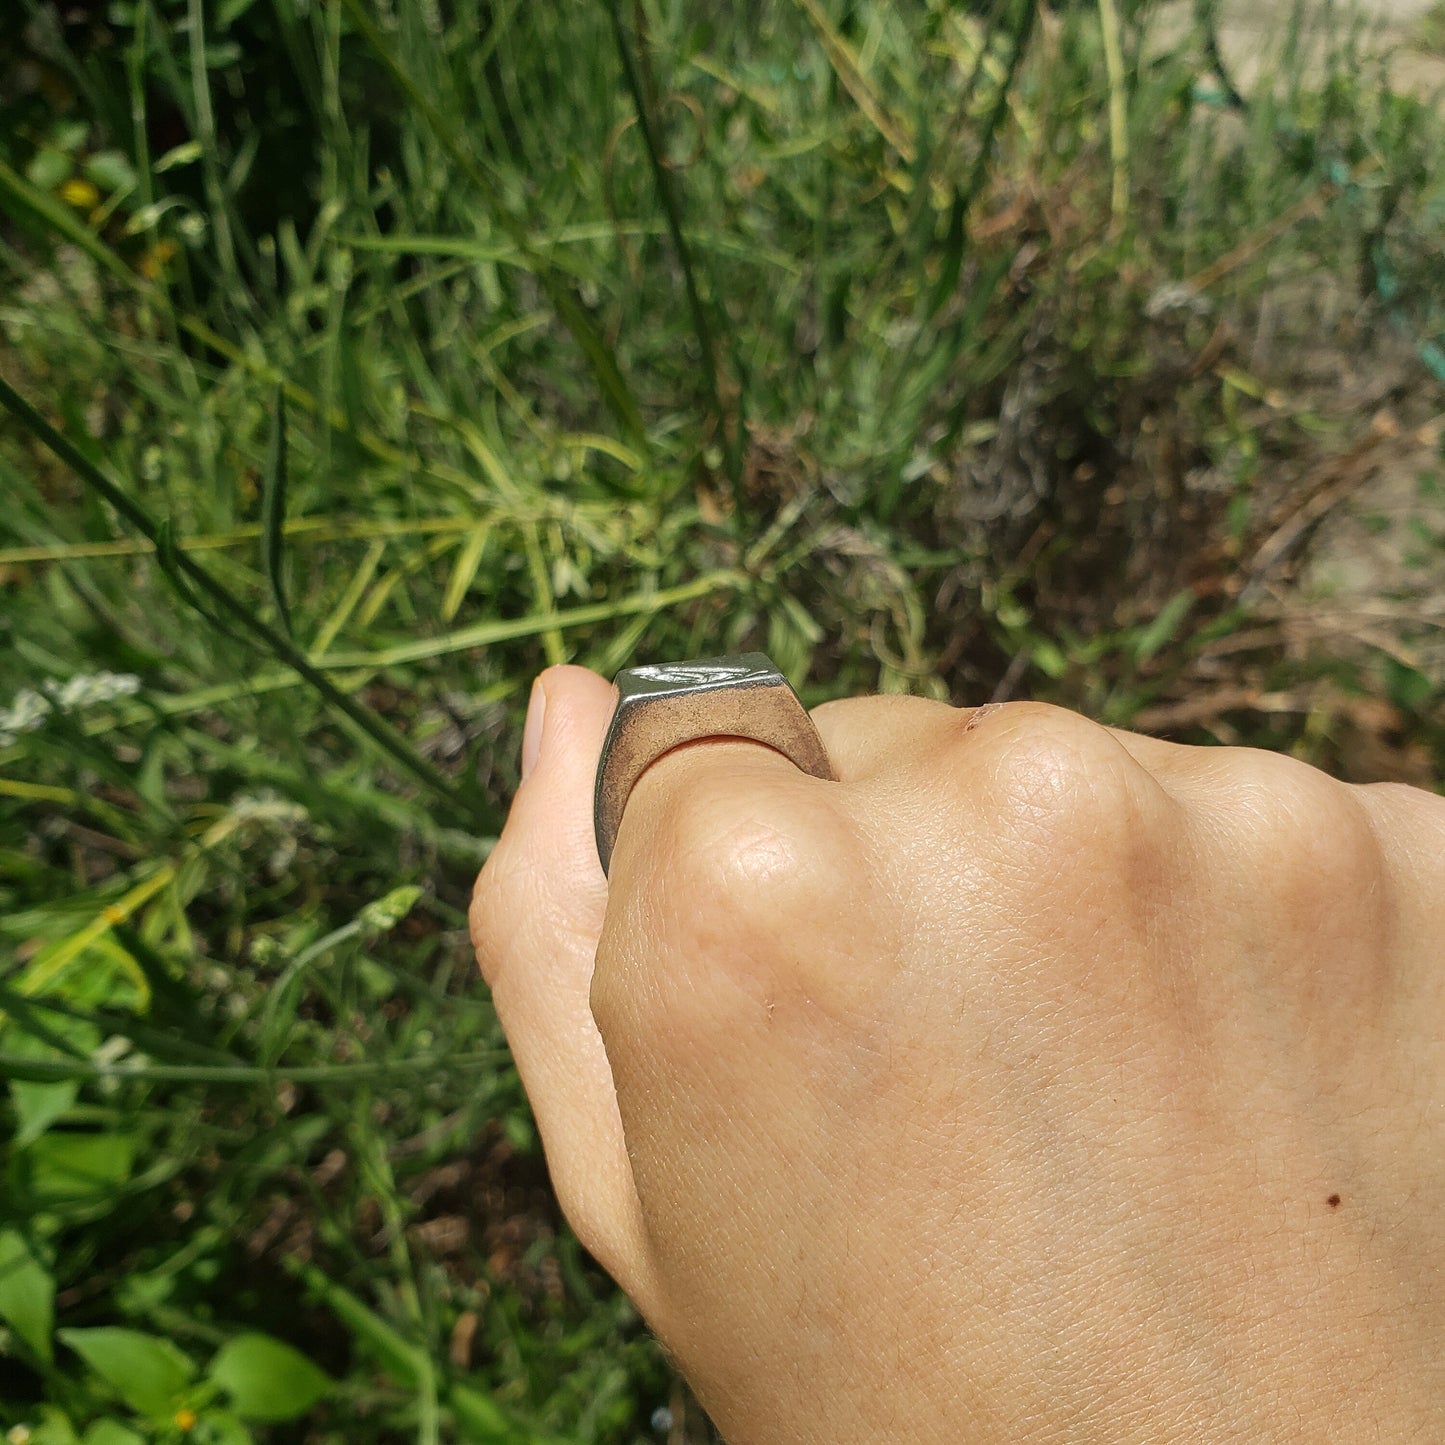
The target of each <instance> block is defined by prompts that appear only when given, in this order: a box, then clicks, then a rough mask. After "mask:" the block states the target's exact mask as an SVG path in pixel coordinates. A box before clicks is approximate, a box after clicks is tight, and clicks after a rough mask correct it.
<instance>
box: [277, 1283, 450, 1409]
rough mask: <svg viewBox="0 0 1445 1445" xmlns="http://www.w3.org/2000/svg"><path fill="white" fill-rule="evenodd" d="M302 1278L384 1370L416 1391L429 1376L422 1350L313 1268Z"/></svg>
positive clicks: (349, 1293)
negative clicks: (420, 1382) (420, 1383)
mask: <svg viewBox="0 0 1445 1445" xmlns="http://www.w3.org/2000/svg"><path fill="white" fill-rule="evenodd" d="M299 1273H300V1275H301V1278H302V1279H303V1280H304V1281H305V1282H306V1285H307V1287H308V1288H309V1289H311V1290H312V1291H313V1292H314V1293H316V1294H318V1295H320V1297H321V1299H322V1301H323V1302H324V1303H325V1304H326V1305H327V1307H328V1308H329V1309H330V1310H331V1312H332V1313H333V1314H334V1315H335V1316H336V1317H337V1319H339V1320H340V1321H341V1323H342V1324H343V1325H345V1326H346V1328H347V1329H348V1330H349V1331H350V1332H351V1337H352V1339H354V1340H355V1341H356V1342H357V1344H359V1345H361V1346H362V1347H363V1348H364V1349H365V1350H366V1351H367V1353H368V1354H370V1355H372V1356H373V1357H374V1358H375V1359H376V1361H377V1362H378V1363H379V1364H380V1365H381V1367H382V1369H383V1370H385V1371H386V1373H387V1374H388V1375H390V1376H391V1378H392V1379H393V1380H394V1381H395V1382H396V1383H397V1384H398V1385H400V1386H402V1387H403V1388H404V1389H415V1388H416V1386H417V1383H418V1381H420V1380H421V1379H422V1378H423V1377H424V1376H425V1374H426V1372H427V1358H426V1355H425V1354H424V1353H423V1351H422V1350H421V1348H420V1347H419V1346H417V1345H414V1344H412V1343H411V1341H410V1340H408V1339H406V1338H405V1337H404V1336H403V1335H401V1334H400V1333H398V1332H397V1331H396V1330H394V1329H393V1328H392V1327H391V1326H390V1325H389V1324H387V1322H386V1321H385V1320H384V1319H382V1318H381V1316H380V1315H378V1314H376V1313H375V1312H374V1311H372V1310H370V1309H368V1308H367V1306H366V1305H364V1304H362V1302H361V1301H360V1300H359V1299H358V1298H357V1297H356V1296H355V1295H354V1294H352V1293H351V1292H350V1291H349V1290H346V1289H343V1288H342V1287H341V1286H340V1285H339V1284H333V1283H332V1281H331V1280H329V1279H328V1278H327V1277H326V1276H325V1275H324V1274H322V1272H321V1271H320V1270H319V1269H317V1268H315V1266H313V1265H306V1266H303V1267H302V1268H301V1270H300V1271H299Z"/></svg>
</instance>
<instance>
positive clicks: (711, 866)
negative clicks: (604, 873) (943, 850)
mask: <svg viewBox="0 0 1445 1445" xmlns="http://www.w3.org/2000/svg"><path fill="white" fill-rule="evenodd" d="M751 781H752V780H751V779H743V778H740V777H739V776H737V775H735V774H733V773H732V772H731V771H730V770H729V771H726V772H722V771H720V772H719V773H718V774H716V775H712V776H698V777H697V778H695V779H694V780H693V781H692V783H691V785H690V786H689V787H688V788H687V789H686V790H679V791H678V792H676V793H675V794H674V795H673V797H672V799H670V800H669V803H668V804H667V806H666V810H665V812H664V813H663V814H662V815H661V816H660V817H658V819H657V826H656V830H655V832H654V835H653V845H652V846H653V860H654V861H653V862H652V863H651V864H650V866H649V868H648V871H647V874H646V875H645V876H644V877H642V878H640V879H639V880H638V886H637V888H635V889H634V890H632V893H631V896H630V897H629V898H627V899H625V900H622V904H623V907H622V910H620V911H619V912H618V913H617V915H616V916H615V918H614V917H613V916H611V915H609V928H608V931H607V936H605V937H604V948H603V950H601V951H599V955H598V966H597V970H596V972H595V973H594V976H593V989H592V1006H593V1013H594V1017H596V1018H597V1021H598V1024H599V1027H601V1028H602V1030H603V1034H604V1037H605V1036H606V1034H607V1032H608V1028H609V1027H612V1028H621V1029H625V1030H632V1029H636V1028H638V1027H642V1028H644V1029H646V1030H647V1031H648V1032H649V1033H650V1034H651V1035H652V1036H654V1037H667V1038H670V1039H672V1040H674V1042H675V1043H679V1042H680V1043H691V1042H695V1041H696V1039H697V1037H698V1035H699V1034H700V1033H705V1034H707V1035H708V1036H714V1035H715V1034H716V1032H717V1031H718V1030H719V1029H720V1028H723V1027H726V1025H725V1024H724V1022H723V1021H724V1020H725V1019H728V1018H734V1019H740V1018H743V1017H748V1018H754V1019H756V1018H757V1017H759V1011H760V1009H762V1008H763V1007H764V1006H765V1007H766V1009H767V1010H768V1012H769V1014H770V1013H771V1011H772V1009H773V1008H774V1007H775V1006H776V1005H778V1004H779V1003H782V1002H785V1001H788V1000H793V1001H798V1000H804V999H806V1000H807V1002H808V1005H809V1006H813V1005H816V1006H819V1007H821V1008H824V1009H835V1010H838V1009H843V1008H845V1007H847V1006H848V1005H847V1002H846V1000H845V999H844V997H843V995H842V993H841V992H840V991H841V990H843V989H845V988H846V989H857V988H860V987H864V986H866V983H867V980H866V979H862V978H860V973H861V972H866V970H867V969H868V968H872V967H874V966H875V965H874V954H873V953H872V952H871V951H870V950H869V949H868V948H866V947H865V946H863V945H862V944H861V943H860V942H859V940H860V938H861V935H862V934H863V933H865V932H876V931H877V923H876V919H877V917H878V916H879V915H880V912H881V910H878V909H876V908H874V907H873V906H872V900H873V897H874V894H875V893H876V891H877V887H878V885H877V877H878V869H877V867H876V864H875V860H874V859H873V857H872V854H871V850H870V848H869V846H868V845H867V843H866V841H865V840H864V838H863V835H862V834H861V832H860V831H859V829H858V828H857V826H856V824H855V823H854V820H853V819H852V817H851V815H850V814H849V813H848V812H847V811H846V808H845V807H844V805H843V804H842V802H841V800H840V799H838V798H836V797H835V796H833V795H832V794H831V793H830V792H828V791H826V790H830V789H832V788H833V787H835V785H833V784H827V783H818V782H816V781H815V780H812V779H803V778H801V777H799V778H796V779H792V778H778V777H776V776H775V775H767V776H761V777H759V778H758V779H757V781H756V783H755V784H754V785H752V786H749V783H750V782H751ZM739 1010H741V1014H740V1013H739V1012H738V1011H739Z"/></svg>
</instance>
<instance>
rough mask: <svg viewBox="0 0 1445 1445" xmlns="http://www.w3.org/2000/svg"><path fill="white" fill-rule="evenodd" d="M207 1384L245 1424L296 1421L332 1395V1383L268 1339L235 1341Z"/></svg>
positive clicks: (250, 1336)
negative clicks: (216, 1387) (220, 1392)
mask: <svg viewBox="0 0 1445 1445" xmlns="http://www.w3.org/2000/svg"><path fill="white" fill-rule="evenodd" d="M209 1374H210V1378H211V1379H212V1380H213V1381H214V1382H215V1383H216V1384H218V1385H219V1386H220V1387H221V1389H223V1390H224V1391H225V1392H226V1394H227V1395H229V1396H230V1397H231V1405H232V1407H233V1408H234V1409H235V1411H236V1413H237V1414H238V1415H239V1416H241V1418H242V1419H245V1420H295V1419H296V1418H298V1416H301V1415H304V1414H305V1413H306V1412H307V1411H308V1410H309V1409H310V1408H311V1407H312V1406H313V1405H314V1404H315V1403H316V1402H317V1401H318V1400H319V1399H321V1398H322V1396H323V1395H325V1394H326V1393H327V1391H328V1390H330V1389H331V1377H330V1376H329V1375H327V1374H326V1372H325V1371H324V1370H322V1369H319V1368H318V1367H317V1366H316V1365H313V1364H312V1363H311V1361H310V1360H308V1359H307V1358H306V1356H305V1355H303V1354H301V1353H300V1352H299V1351H298V1350H294V1349H292V1348H291V1346H290V1345H288V1344H285V1343H283V1342H282V1341H281V1340H276V1339H272V1338H271V1336H270V1335H262V1334H247V1335H237V1336H236V1338H235V1339H234V1340H228V1341H227V1342H226V1343H225V1344H224V1345H222V1346H221V1348H220V1350H219V1351H218V1352H217V1354H216V1358H215V1359H214V1360H212V1361H211V1368H210V1371H209Z"/></svg>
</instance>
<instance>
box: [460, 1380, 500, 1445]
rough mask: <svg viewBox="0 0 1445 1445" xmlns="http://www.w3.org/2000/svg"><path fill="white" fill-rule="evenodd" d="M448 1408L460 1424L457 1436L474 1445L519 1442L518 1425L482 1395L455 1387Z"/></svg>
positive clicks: (461, 1386)
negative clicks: (449, 1407) (517, 1440)
mask: <svg viewBox="0 0 1445 1445" xmlns="http://www.w3.org/2000/svg"><path fill="white" fill-rule="evenodd" d="M447 1404H449V1405H450V1406H451V1409H452V1415H453V1417H454V1418H455V1419H456V1422H457V1435H458V1436H459V1437H460V1438H461V1439H463V1440H467V1441H469V1442H471V1445H509V1442H515V1441H516V1439H517V1426H516V1422H515V1421H513V1420H511V1419H509V1418H508V1417H507V1416H506V1415H505V1414H504V1413H503V1412H502V1410H501V1409H500V1408H499V1407H498V1405H497V1404H496V1402H495V1401H494V1400H492V1399H490V1398H489V1397H488V1396H486V1395H483V1394H482V1393H481V1392H480V1391H477V1390H473V1389H470V1388H468V1387H467V1386H466V1385H454V1386H453V1387H452V1389H451V1392H450V1393H449V1394H448V1396H447Z"/></svg>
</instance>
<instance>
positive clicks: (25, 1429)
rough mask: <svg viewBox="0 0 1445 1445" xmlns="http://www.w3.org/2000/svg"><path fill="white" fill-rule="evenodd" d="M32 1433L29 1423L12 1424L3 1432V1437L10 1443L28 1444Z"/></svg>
mask: <svg viewBox="0 0 1445 1445" xmlns="http://www.w3.org/2000/svg"><path fill="white" fill-rule="evenodd" d="M33 1434H34V1432H33V1431H32V1430H31V1428H30V1426H29V1425H12V1426H11V1427H10V1429H9V1430H7V1431H6V1432H5V1438H6V1440H8V1441H9V1442H10V1445H30V1440H31V1437H32V1435H33Z"/></svg>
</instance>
